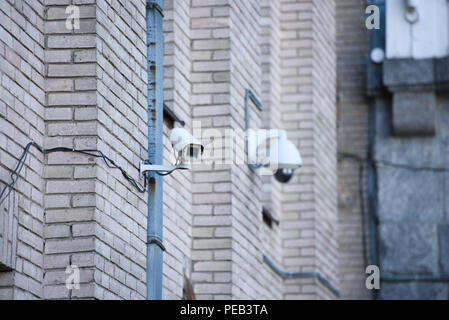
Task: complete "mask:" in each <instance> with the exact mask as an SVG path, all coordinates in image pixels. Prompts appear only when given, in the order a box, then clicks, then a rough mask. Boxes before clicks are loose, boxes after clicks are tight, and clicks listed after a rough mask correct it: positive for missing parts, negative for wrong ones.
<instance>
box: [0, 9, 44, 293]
mask: <svg viewBox="0 0 449 320" xmlns="http://www.w3.org/2000/svg"><path fill="white" fill-rule="evenodd" d="M43 24H44V4H43V3H42V1H39V0H36V1H20V2H19V1H6V0H5V1H1V2H0V80H1V85H0V188H3V186H4V184H5V183H9V182H10V177H9V175H10V172H11V171H10V170H11V168H13V167H15V166H16V163H17V160H18V157H19V156H20V155H21V153H22V151H23V149H22V148H23V147H24V146H25V145H26V144H27V143H28V142H29V141H30V140H31V139H32V140H34V141H35V142H37V143H38V144H40V145H43V142H44V133H45V124H44V114H45V113H44V108H45V98H46V97H45V81H44V78H43V77H44V75H45V65H44V43H45V42H44V34H43ZM43 165H44V157H43V155H42V154H41V153H39V151H37V150H36V149H34V148H32V149H31V152H30V154H29V155H28V158H27V160H26V162H25V166H24V167H23V169H22V172H21V175H20V178H19V179H18V181H17V183H16V185H15V187H14V190H13V191H12V192H11V195H10V196H9V197H8V198H7V199H6V201H5V202H4V204H3V205H2V207H1V208H0V219H2V218H4V217H9V218H11V219H10V221H6V220H3V219H2V220H3V221H2V222H1V223H0V224H1V226H2V227H5V226H9V227H8V229H7V232H2V233H1V234H2V237H1V238H0V245H6V247H5V248H4V249H6V250H10V251H9V252H10V253H8V254H7V256H9V259H7V261H1V260H0V264H2V263H5V262H6V264H7V266H8V267H10V268H12V269H13V271H2V272H0V299H12V298H15V299H36V298H40V297H42V292H43V290H42V283H43V270H42V263H43V255H44V241H43V236H44V228H43V225H44V219H45V218H44V193H43V190H44V185H43V179H42V172H43ZM6 234H9V235H8V239H9V243H8V244H6V243H4V242H3V241H2V238H3V239H4V238H6V237H5V236H6ZM1 251H3V250H1ZM1 251H0V252H1ZM14 251H15V252H14ZM1 256H2V255H0V257H1Z"/></svg>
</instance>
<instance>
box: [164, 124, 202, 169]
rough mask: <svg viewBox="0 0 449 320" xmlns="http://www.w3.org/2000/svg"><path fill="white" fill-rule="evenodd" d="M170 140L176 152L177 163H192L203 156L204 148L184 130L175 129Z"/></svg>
mask: <svg viewBox="0 0 449 320" xmlns="http://www.w3.org/2000/svg"><path fill="white" fill-rule="evenodd" d="M169 139H170V142H171V144H172V146H173V149H174V150H175V154H176V161H177V162H179V163H182V164H186V163H190V161H192V160H197V159H199V158H200V156H201V155H202V154H203V151H204V146H203V145H202V144H201V143H200V142H199V141H198V140H197V139H195V137H194V136H192V135H191V134H190V132H188V131H187V130H186V129H184V128H175V129H173V130H172V131H171V132H170V137H169Z"/></svg>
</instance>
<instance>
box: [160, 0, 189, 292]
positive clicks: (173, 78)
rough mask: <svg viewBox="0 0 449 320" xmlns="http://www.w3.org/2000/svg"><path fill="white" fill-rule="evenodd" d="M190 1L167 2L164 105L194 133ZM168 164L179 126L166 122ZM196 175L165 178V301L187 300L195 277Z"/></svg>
mask: <svg viewBox="0 0 449 320" xmlns="http://www.w3.org/2000/svg"><path fill="white" fill-rule="evenodd" d="M189 17H190V6H189V1H182V0H166V1H164V49H165V50H164V103H165V104H166V105H167V106H168V107H169V108H170V109H171V110H173V111H174V112H175V114H176V115H177V116H178V117H179V118H181V120H182V121H184V122H185V123H186V124H185V128H186V129H187V130H189V131H191V128H192V123H191V122H192V121H191V119H192V116H191V114H192V110H191V108H190V99H191V91H192V88H191V83H190V79H191V74H190V72H191V65H192V63H191V45H190V18H189ZM164 124H165V125H164V162H165V163H167V164H173V163H174V162H175V159H174V156H173V149H172V147H171V144H170V142H169V141H168V134H169V131H170V129H171V128H172V127H173V125H174V126H179V124H178V123H175V124H173V123H169V122H168V121H165V122H164ZM191 181H192V174H191V171H189V170H180V171H177V172H175V173H173V174H171V175H169V176H167V177H164V196H163V198H164V200H163V202H164V207H163V214H164V229H163V235H164V244H165V247H166V249H167V250H166V251H165V252H164V265H163V274H164V275H163V283H162V284H163V293H162V295H163V296H162V298H163V299H181V298H182V297H183V288H184V277H183V276H184V274H186V276H187V277H188V278H190V277H191V274H190V271H191V248H192V240H191V239H192V183H191Z"/></svg>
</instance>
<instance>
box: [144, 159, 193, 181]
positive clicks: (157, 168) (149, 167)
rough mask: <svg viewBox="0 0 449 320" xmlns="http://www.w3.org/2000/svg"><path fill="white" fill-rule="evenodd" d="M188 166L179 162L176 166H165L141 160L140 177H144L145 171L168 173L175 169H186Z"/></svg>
mask: <svg viewBox="0 0 449 320" xmlns="http://www.w3.org/2000/svg"><path fill="white" fill-rule="evenodd" d="M188 169H190V166H189V165H187V164H181V165H178V166H165V165H160V164H151V163H149V162H148V160H144V161H141V162H140V164H139V172H140V177H141V178H144V177H145V175H146V173H147V172H155V173H157V174H163V175H165V174H170V173H172V172H173V171H175V170H188Z"/></svg>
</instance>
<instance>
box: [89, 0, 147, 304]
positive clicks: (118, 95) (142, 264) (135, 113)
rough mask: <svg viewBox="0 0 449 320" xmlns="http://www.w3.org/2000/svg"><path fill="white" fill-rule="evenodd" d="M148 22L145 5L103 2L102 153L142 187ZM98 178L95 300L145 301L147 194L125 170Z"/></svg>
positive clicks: (100, 50) (100, 25)
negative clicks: (129, 179) (138, 181)
mask: <svg viewBox="0 0 449 320" xmlns="http://www.w3.org/2000/svg"><path fill="white" fill-rule="evenodd" d="M145 15H146V6H145V1H144V0H139V1H122V2H118V1H113V2H112V3H110V2H109V1H104V0H97V41H96V43H97V46H96V49H97V62H98V64H97V78H98V81H97V88H98V94H97V97H96V98H97V106H98V129H97V135H98V144H97V145H98V148H99V149H100V150H102V151H103V152H105V154H106V155H107V156H110V157H111V158H112V159H113V160H114V161H115V162H116V163H117V164H118V165H120V166H121V167H122V168H124V169H125V170H126V171H127V172H129V174H130V175H131V176H132V177H133V178H135V179H138V166H139V162H140V160H141V159H146V158H147V157H148V152H147V148H148V146H147V134H148V129H147V124H146V123H147V100H146V95H147V73H146V70H147V62H146V44H145V40H146V22H145ZM97 170H98V171H97V174H98V178H97V180H96V185H95V190H96V193H97V195H96V201H97V206H96V216H95V217H96V222H97V225H96V230H95V232H96V237H97V239H96V243H95V246H96V247H95V249H96V257H95V268H96V269H97V270H98V271H97V272H96V275H95V276H96V278H95V280H96V284H97V286H96V287H95V289H96V291H95V297H96V298H99V299H110V298H120V299H143V298H145V297H146V273H145V269H146V236H147V234H146V227H147V213H148V212H147V211H148V209H147V194H146V193H145V194H139V193H137V192H136V190H135V189H133V188H132V187H131V185H130V184H129V183H127V182H126V181H125V180H124V179H123V177H122V176H121V173H120V171H118V170H110V169H106V168H105V167H104V165H103V164H101V165H99V166H98V169H97Z"/></svg>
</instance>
